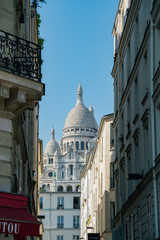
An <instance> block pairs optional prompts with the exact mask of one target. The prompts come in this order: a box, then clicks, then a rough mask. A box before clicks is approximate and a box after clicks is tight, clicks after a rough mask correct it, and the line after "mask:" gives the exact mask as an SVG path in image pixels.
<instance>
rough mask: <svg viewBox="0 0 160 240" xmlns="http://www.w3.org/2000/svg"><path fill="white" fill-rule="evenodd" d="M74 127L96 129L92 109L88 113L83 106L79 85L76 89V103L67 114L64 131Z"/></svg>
mask: <svg viewBox="0 0 160 240" xmlns="http://www.w3.org/2000/svg"><path fill="white" fill-rule="evenodd" d="M74 127H82V128H92V129H95V130H97V129H98V125H97V122H96V120H95V118H94V114H93V108H92V110H91V111H89V110H88V109H87V108H86V107H85V106H84V104H83V89H82V86H81V84H79V86H78V89H77V103H76V105H75V106H74V108H72V110H71V111H70V112H69V114H68V116H67V118H66V121H65V126H64V129H67V128H74Z"/></svg>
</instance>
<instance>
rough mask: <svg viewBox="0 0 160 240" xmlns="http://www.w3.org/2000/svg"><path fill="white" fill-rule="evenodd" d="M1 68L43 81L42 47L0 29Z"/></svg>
mask: <svg viewBox="0 0 160 240" xmlns="http://www.w3.org/2000/svg"><path fill="white" fill-rule="evenodd" d="M0 68H1V69H2V68H3V69H5V70H7V71H9V72H12V73H14V74H17V75H20V76H22V77H26V78H29V79H32V80H36V81H39V82H41V47H40V46H39V45H37V44H35V43H33V42H30V41H27V40H25V39H23V38H20V37H17V36H15V35H12V34H10V33H7V32H4V31H1V30H0Z"/></svg>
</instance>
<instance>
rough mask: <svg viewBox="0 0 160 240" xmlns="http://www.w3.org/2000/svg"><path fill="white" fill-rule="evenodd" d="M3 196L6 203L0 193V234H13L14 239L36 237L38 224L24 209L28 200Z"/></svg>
mask: <svg viewBox="0 0 160 240" xmlns="http://www.w3.org/2000/svg"><path fill="white" fill-rule="evenodd" d="M5 196H6V201H5V197H4V193H0V234H1V233H4V234H13V235H14V236H15V239H19V237H20V236H37V237H38V236H39V225H40V223H39V221H38V220H37V219H36V218H35V217H34V216H33V215H32V214H31V213H30V212H29V211H28V210H27V208H26V207H27V203H28V198H27V197H25V196H20V195H14V194H8V195H7V194H6V193H5ZM8 196H9V197H8ZM12 197H13V202H12V200H11V199H12ZM13 203H14V207H13ZM16 236H17V237H16Z"/></svg>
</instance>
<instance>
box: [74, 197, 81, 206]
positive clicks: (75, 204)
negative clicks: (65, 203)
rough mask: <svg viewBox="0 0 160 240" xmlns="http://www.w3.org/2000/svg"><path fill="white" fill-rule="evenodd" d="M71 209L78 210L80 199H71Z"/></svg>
mask: <svg viewBox="0 0 160 240" xmlns="http://www.w3.org/2000/svg"><path fill="white" fill-rule="evenodd" d="M73 208H74V209H80V197H73Z"/></svg>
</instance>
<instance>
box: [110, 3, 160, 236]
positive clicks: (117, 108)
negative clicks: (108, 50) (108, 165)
mask: <svg viewBox="0 0 160 240" xmlns="http://www.w3.org/2000/svg"><path fill="white" fill-rule="evenodd" d="M112 33H113V38H114V64H113V69H112V76H113V79H114V122H113V127H114V129H115V178H116V217H115V220H114V222H115V230H114V231H113V239H126V240H127V239H131V240H133V239H134V240H136V239H137V240H138V239H159V238H160V230H159V229H160V227H159V226H160V201H159V189H160V180H159V179H160V131H159V126H160V125H159V122H160V65H159V62H160V45H159V42H160V1H159V0H154V1H150V0H142V1H136V0H132V1H130V0H120V2H119V6H118V10H117V15H116V18H115V22H114V26H113V32H112Z"/></svg>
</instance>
